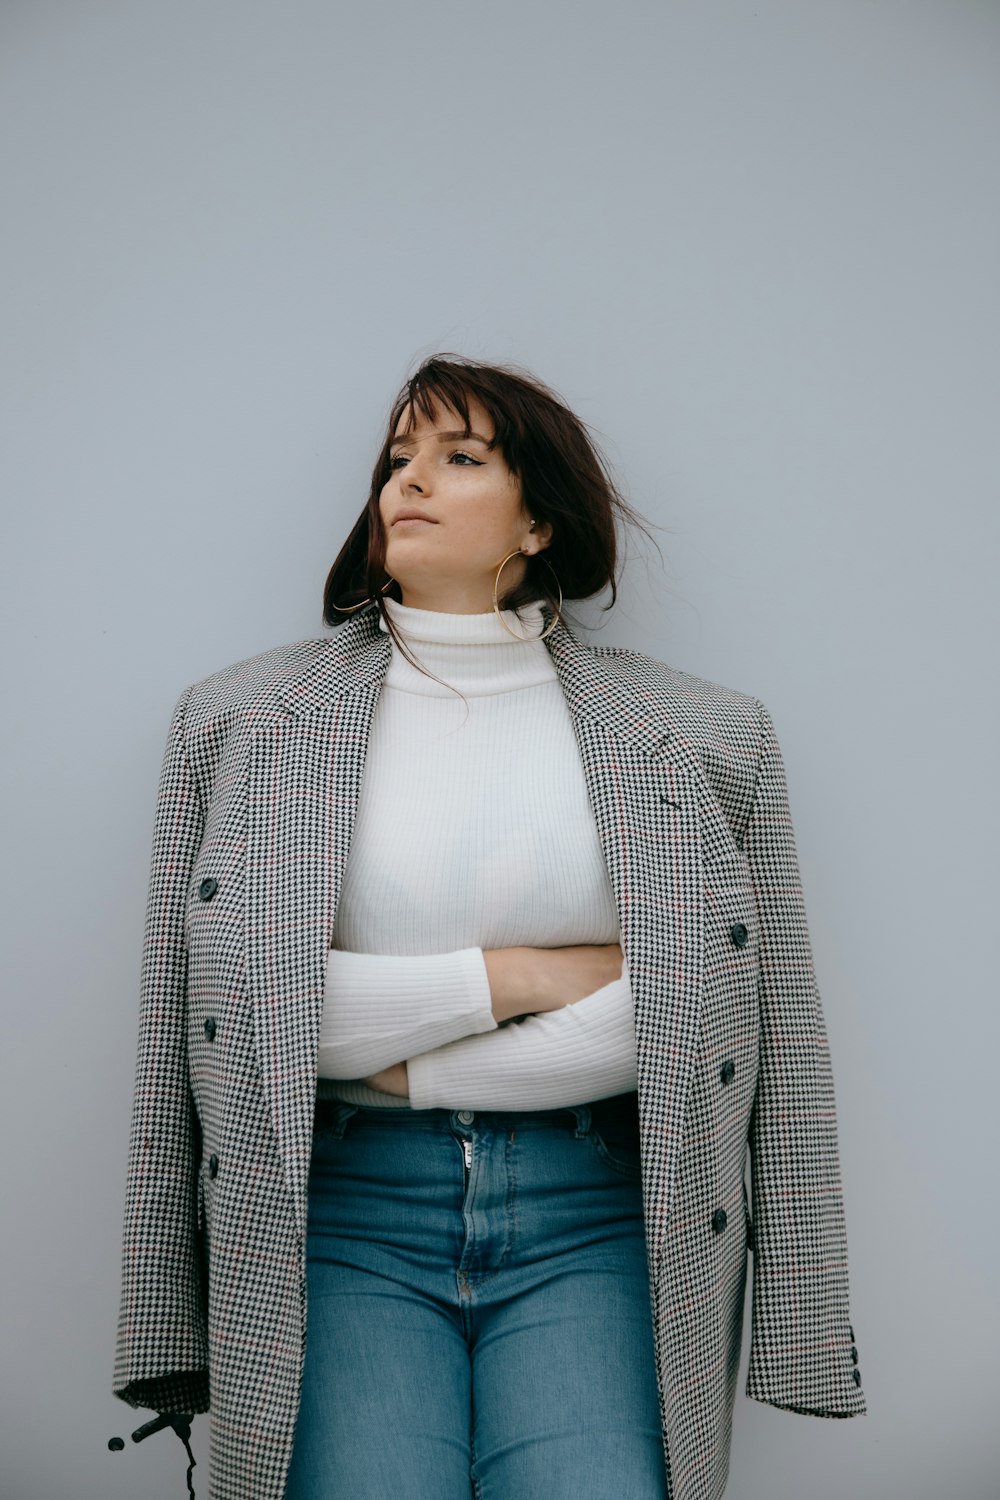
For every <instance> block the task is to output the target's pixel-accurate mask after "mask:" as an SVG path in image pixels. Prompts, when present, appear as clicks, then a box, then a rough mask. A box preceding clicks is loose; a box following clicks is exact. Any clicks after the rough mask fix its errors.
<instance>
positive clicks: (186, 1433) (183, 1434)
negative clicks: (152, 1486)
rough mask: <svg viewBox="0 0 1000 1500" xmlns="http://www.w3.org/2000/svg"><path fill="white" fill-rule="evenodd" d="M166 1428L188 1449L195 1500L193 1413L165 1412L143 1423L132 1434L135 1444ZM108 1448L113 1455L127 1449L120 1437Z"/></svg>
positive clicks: (115, 1438) (189, 1470) (192, 1493)
mask: <svg viewBox="0 0 1000 1500" xmlns="http://www.w3.org/2000/svg"><path fill="white" fill-rule="evenodd" d="M164 1427H172V1428H173V1429H174V1431H175V1432H176V1434H177V1436H178V1437H179V1438H180V1440H181V1442H182V1443H183V1444H184V1446H185V1448H186V1449H187V1456H188V1459H189V1460H190V1462H189V1463H188V1471H187V1487H188V1494H189V1495H190V1496H191V1500H195V1493H194V1485H193V1484H192V1483H191V1471H192V1469H193V1468H194V1467H195V1459H194V1454H193V1453H192V1452H191V1413H190V1412H183V1411H164V1412H161V1413H160V1415H159V1416H158V1417H153V1418H151V1420H150V1421H148V1422H143V1424H142V1426H141V1427H137V1428H136V1429H135V1431H134V1432H133V1434H132V1441H133V1443H141V1442H142V1440H143V1438H148V1437H152V1435H153V1433H154V1432H160V1431H161V1430H162V1429H163V1428H164ZM108 1447H109V1448H110V1450H111V1452H112V1453H120V1452H121V1451H122V1449H123V1448H124V1447H125V1443H124V1440H123V1439H122V1438H120V1437H113V1438H108Z"/></svg>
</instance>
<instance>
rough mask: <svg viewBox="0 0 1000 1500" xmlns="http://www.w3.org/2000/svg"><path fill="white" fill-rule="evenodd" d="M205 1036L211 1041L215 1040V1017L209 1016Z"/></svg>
mask: <svg viewBox="0 0 1000 1500" xmlns="http://www.w3.org/2000/svg"><path fill="white" fill-rule="evenodd" d="M205 1036H206V1038H207V1039H208V1041H210V1042H214V1041H215V1017H214V1016H209V1018H208V1020H207V1021H206V1022H205Z"/></svg>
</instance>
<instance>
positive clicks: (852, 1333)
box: [847, 1328, 854, 1344]
mask: <svg viewBox="0 0 1000 1500" xmlns="http://www.w3.org/2000/svg"><path fill="white" fill-rule="evenodd" d="M847 1332H848V1334H849V1336H850V1340H851V1343H852V1344H853V1343H854V1329H853V1328H848V1330H847Z"/></svg>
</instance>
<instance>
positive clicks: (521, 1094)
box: [406, 967, 638, 1109]
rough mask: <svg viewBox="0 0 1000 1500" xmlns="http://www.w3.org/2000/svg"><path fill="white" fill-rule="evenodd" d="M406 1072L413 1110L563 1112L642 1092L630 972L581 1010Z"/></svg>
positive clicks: (510, 1028)
mask: <svg viewBox="0 0 1000 1500" xmlns="http://www.w3.org/2000/svg"><path fill="white" fill-rule="evenodd" d="M406 1069H407V1076H408V1079H409V1094H410V1106H411V1108H413V1109H434V1108H440V1109H559V1108H561V1107H563V1106H565V1105H569V1104H585V1103H588V1102H589V1101H591V1100H594V1099H607V1098H610V1097H611V1096H612V1095H613V1094H621V1093H625V1092H627V1091H628V1090H631V1089H634V1088H637V1087H638V1070H637V1063H636V1045H635V1006H634V1002H633V999H632V990H631V986H630V984H629V979H628V970H627V967H625V968H623V971H622V975H621V978H620V979H616V980H613V981H612V983H611V984H606V985H604V986H603V988H602V989H599V990H595V991H594V993H593V994H592V995H587V996H586V997H585V998H584V999H583V1000H578V1001H576V1003H575V1004H573V1005H564V1006H562V1007H561V1008H560V1009H559V1010H553V1011H544V1012H541V1013H540V1014H537V1015H530V1016H525V1017H523V1018H521V1019H520V1020H517V1021H514V1022H511V1023H507V1024H505V1025H503V1026H498V1027H497V1028H496V1029H495V1032H494V1034H493V1035H491V1036H467V1037H463V1038H462V1039H461V1040H459V1041H454V1042H450V1043H448V1044H446V1045H444V1046H441V1047H437V1048H434V1049H433V1050H428V1051H426V1052H422V1053H420V1054H418V1055H417V1056H415V1057H410V1058H408V1059H407V1064H406Z"/></svg>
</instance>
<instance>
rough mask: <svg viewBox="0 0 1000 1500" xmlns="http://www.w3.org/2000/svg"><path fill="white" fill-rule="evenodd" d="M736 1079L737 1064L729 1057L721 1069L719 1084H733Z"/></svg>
mask: <svg viewBox="0 0 1000 1500" xmlns="http://www.w3.org/2000/svg"><path fill="white" fill-rule="evenodd" d="M735 1077H736V1064H735V1063H734V1062H733V1060H732V1058H731V1057H727V1058H726V1060H725V1062H724V1063H723V1064H722V1067H721V1068H720V1069H719V1082H720V1083H732V1081H733V1079H734V1078H735Z"/></svg>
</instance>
